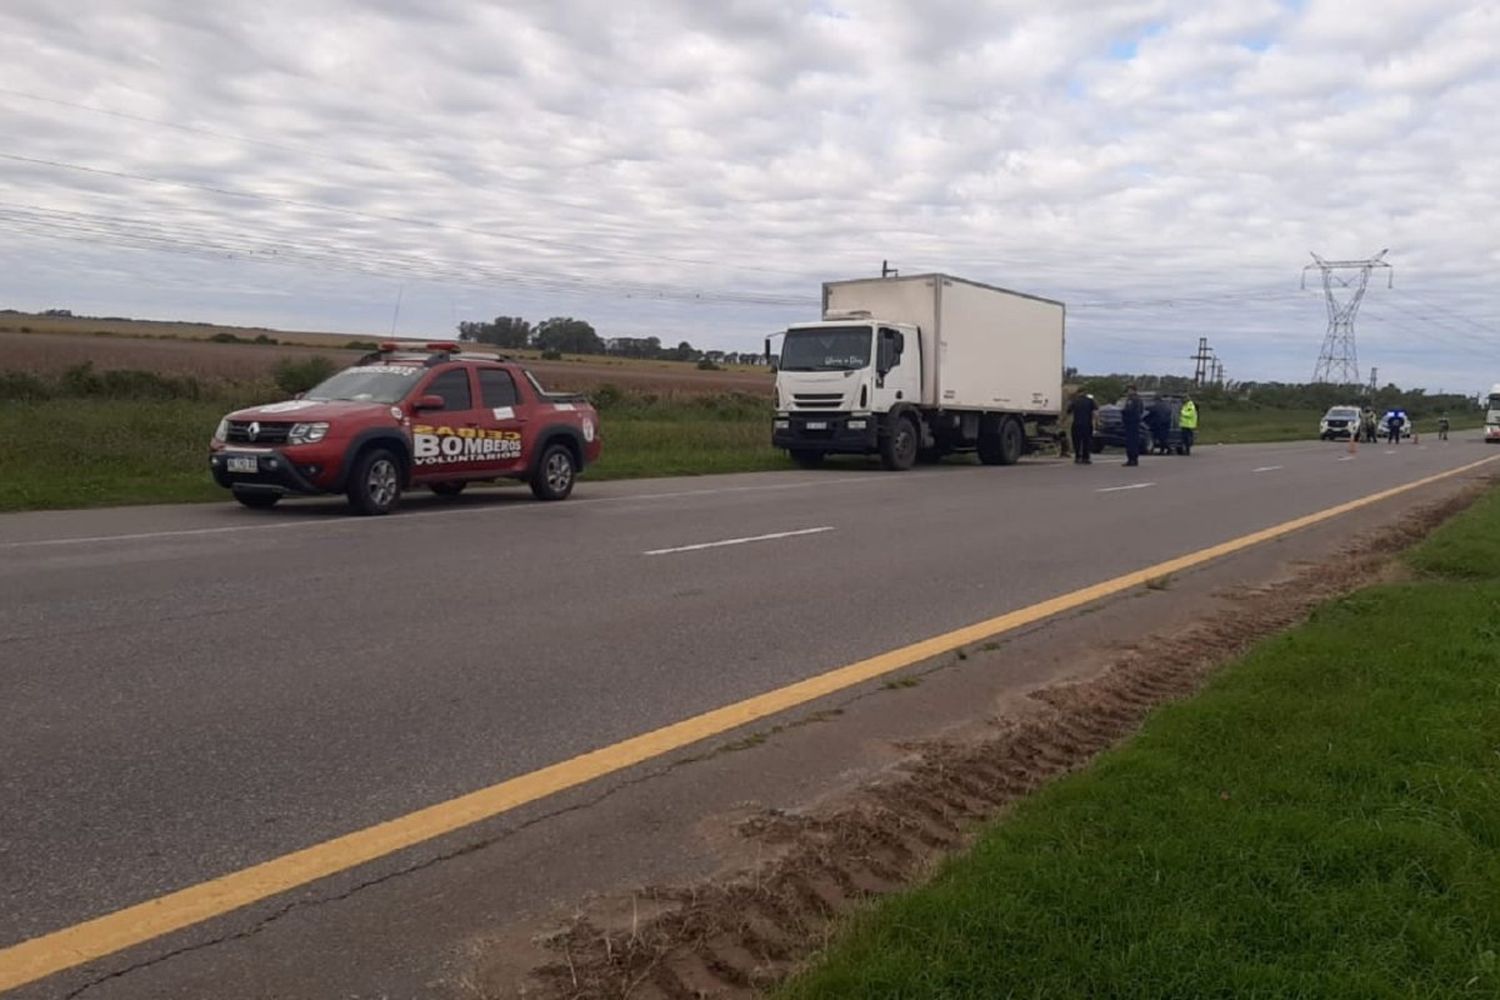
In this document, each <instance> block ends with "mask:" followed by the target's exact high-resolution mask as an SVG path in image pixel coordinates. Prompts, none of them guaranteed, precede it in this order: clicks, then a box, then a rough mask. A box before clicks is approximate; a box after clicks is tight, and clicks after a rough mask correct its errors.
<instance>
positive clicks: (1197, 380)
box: [1188, 337, 1214, 389]
mask: <svg viewBox="0 0 1500 1000" xmlns="http://www.w3.org/2000/svg"><path fill="white" fill-rule="evenodd" d="M1213 357H1214V356H1213V354H1212V352H1210V351H1209V349H1208V338H1207V337H1199V338H1198V353H1197V354H1190V355H1188V360H1189V361H1196V362H1197V363H1198V366H1197V367H1196V368H1194V369H1193V385H1194V386H1195V387H1197V388H1199V389H1201V388H1203V385H1204V382H1206V381H1207V379H1208V363H1209V362H1210V361H1212V360H1213Z"/></svg>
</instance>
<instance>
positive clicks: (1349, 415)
mask: <svg viewBox="0 0 1500 1000" xmlns="http://www.w3.org/2000/svg"><path fill="white" fill-rule="evenodd" d="M1328 416H1330V417H1332V418H1333V419H1334V420H1352V419H1353V418H1355V417H1357V416H1359V411H1358V410H1353V409H1333V410H1329V411H1328Z"/></svg>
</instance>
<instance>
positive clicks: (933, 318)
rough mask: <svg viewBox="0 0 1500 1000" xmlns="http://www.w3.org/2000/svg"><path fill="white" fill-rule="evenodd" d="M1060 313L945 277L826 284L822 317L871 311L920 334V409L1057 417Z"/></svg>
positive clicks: (1050, 305) (1030, 298)
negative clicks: (912, 328) (921, 375)
mask: <svg viewBox="0 0 1500 1000" xmlns="http://www.w3.org/2000/svg"><path fill="white" fill-rule="evenodd" d="M1065 312H1066V311H1065V309H1064V306H1063V304H1062V303H1061V302H1054V301H1052V300H1050V299H1042V298H1038V297H1036V296H1034V295H1023V294H1021V293H1019V292H1011V291H1007V290H1006V289H1003V288H995V287H993V286H990V285H982V284H979V283H978V282H973V281H966V280H964V279H962V278H954V277H951V276H949V275H943V274H918V275H911V276H909V277H897V278H869V279H857V280H853V281H831V282H826V283H825V284H824V285H823V318H824V319H827V320H832V319H842V318H848V317H850V316H852V315H858V314H860V313H868V314H869V315H870V316H871V317H872V318H874V319H877V320H882V321H885V322H890V323H906V324H910V325H912V326H915V327H917V328H918V329H919V330H920V331H921V338H920V339H921V343H920V345H909V346H908V350H910V349H911V347H912V346H917V347H919V349H920V350H921V352H922V360H923V373H924V374H923V380H922V381H923V384H922V400H921V405H922V406H925V407H931V408H934V409H945V410H988V411H1012V412H1017V413H1036V414H1057V413H1060V412H1061V410H1062V406H1063V398H1062V376H1063V340H1064V336H1065V333H1064V327H1065Z"/></svg>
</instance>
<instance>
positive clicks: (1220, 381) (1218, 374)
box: [1213, 355, 1224, 389]
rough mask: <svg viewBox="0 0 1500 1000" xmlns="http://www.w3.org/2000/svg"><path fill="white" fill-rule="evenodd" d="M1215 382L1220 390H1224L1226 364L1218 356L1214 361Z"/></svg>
mask: <svg viewBox="0 0 1500 1000" xmlns="http://www.w3.org/2000/svg"><path fill="white" fill-rule="evenodd" d="M1213 382H1214V385H1216V386H1218V387H1219V388H1220V389H1222V388H1224V362H1223V361H1222V360H1220V358H1219V357H1218V355H1215V356H1214V359H1213Z"/></svg>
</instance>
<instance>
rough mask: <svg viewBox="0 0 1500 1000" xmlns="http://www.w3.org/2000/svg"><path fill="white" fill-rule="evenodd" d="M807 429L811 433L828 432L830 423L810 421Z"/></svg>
mask: <svg viewBox="0 0 1500 1000" xmlns="http://www.w3.org/2000/svg"><path fill="white" fill-rule="evenodd" d="M807 429H808V430H810V431H826V430H827V429H828V421H826V420H809V421H808V422H807Z"/></svg>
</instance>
